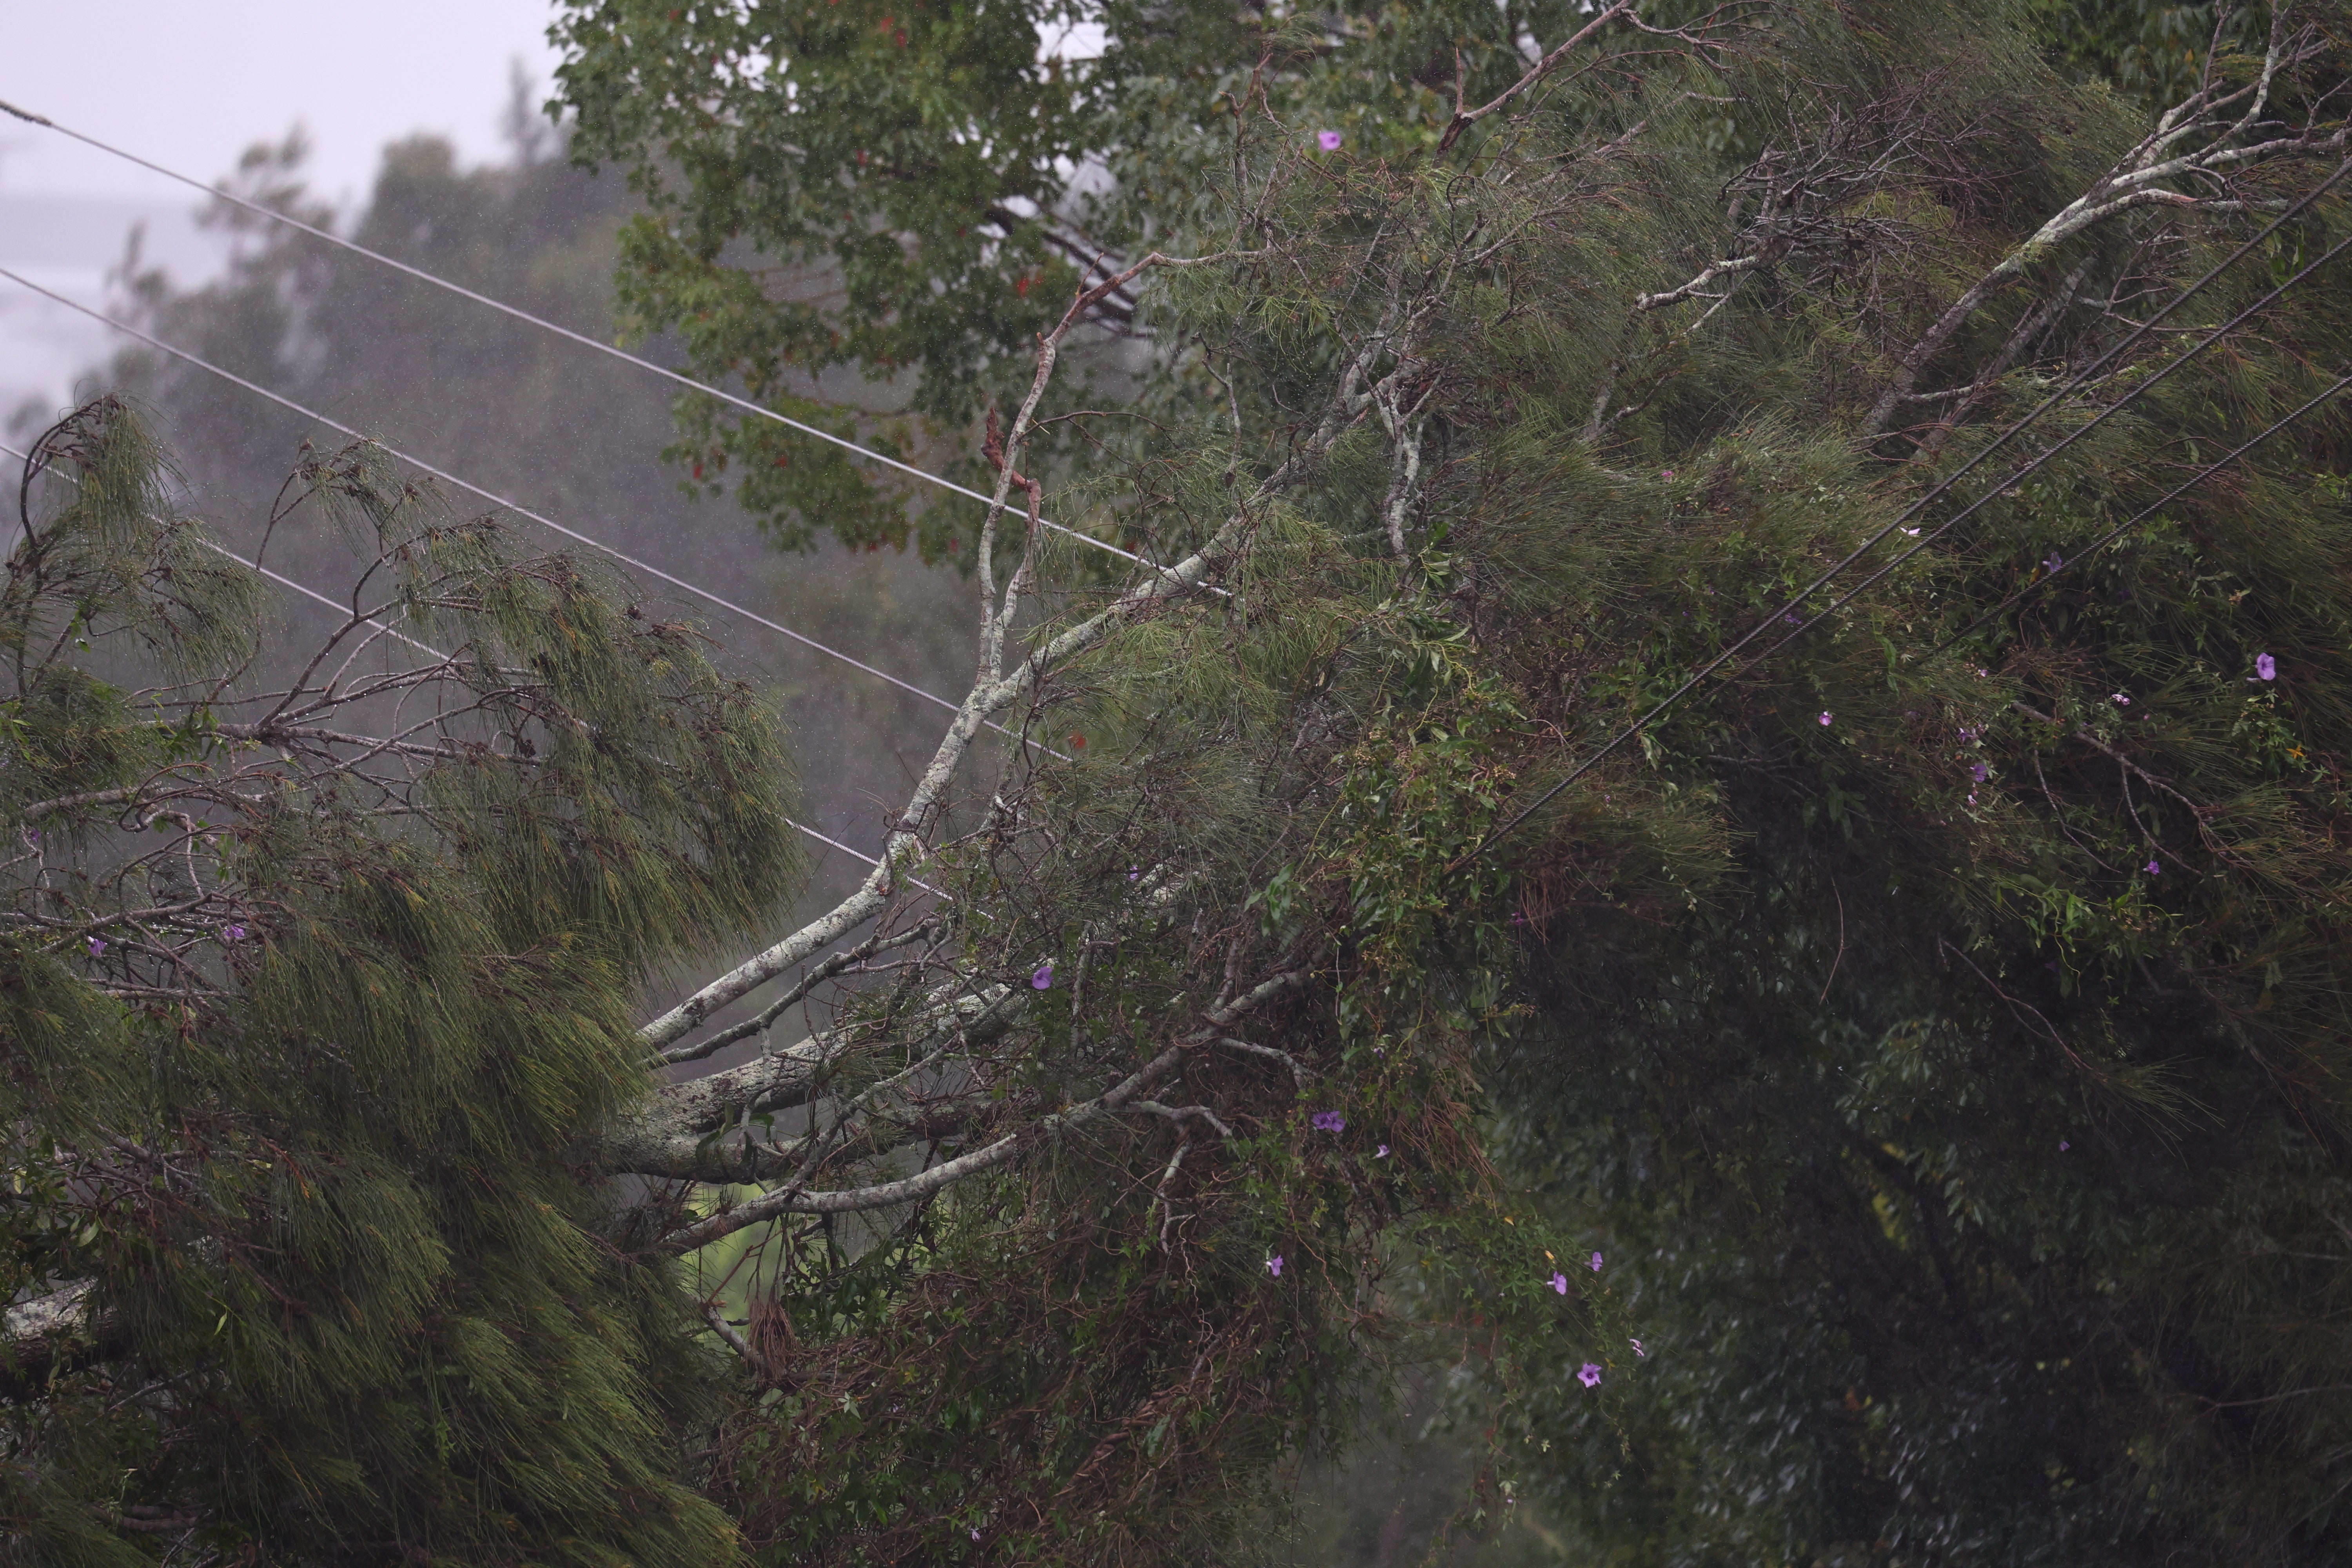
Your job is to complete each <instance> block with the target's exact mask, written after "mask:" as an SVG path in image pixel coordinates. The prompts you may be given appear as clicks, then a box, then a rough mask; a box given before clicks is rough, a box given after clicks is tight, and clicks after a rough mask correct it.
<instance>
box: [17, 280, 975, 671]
mask: <svg viewBox="0 0 2352 1568" xmlns="http://www.w3.org/2000/svg"><path fill="white" fill-rule="evenodd" d="M0 278H5V279H8V280H9V281H10V282H12V283H15V284H16V285H18V286H19V287H21V288H25V289H31V290H32V291H33V292H34V293H36V294H38V295H41V296H42V297H44V298H45V299H48V300H55V301H56V302H57V303H58V304H60V305H63V306H64V307H66V309H68V310H79V312H81V313H82V314H83V315H85V316H88V317H89V318H90V319H91V320H92V321H102V322H104V323H105V324H106V325H108V326H110V327H111V328H113V329H114V330H115V331H118V332H121V333H122V334H123V335H124V336H126V337H132V338H136V339H138V340H139V341H140V342H142V343H145V344H147V345H148V346H149V347H151V348H154V349H158V350H160V351H162V352H163V353H167V354H170V355H171V356H172V357H173V358H174V359H179V360H184V361H186V362H187V363H190V364H192V365H194V366H195V367H196V368H197V369H198V370H201V371H205V372H206V373H207V374H212V375H216V376H218V377H220V378H221V379H222V380H223V381H226V382H228V383H230V384H233V385H236V386H241V387H243V388H244V389H245V390H246V391H247V392H250V393H252V394H253V395H256V396H257V397H264V398H267V399H268V400H269V401H270V402H272V403H275V404H277V405H278V406H279V407H281V408H285V409H289V410H290V411H292V412H293V413H296V414H299V415H300V416H302V417H304V418H306V419H312V420H316V421H317V422H318V423H320V424H321V425H324V426H327V427H328V428H329V429H331V430H337V431H341V433H342V434H343V435H345V436H348V437H351V438H352V440H355V441H374V438H373V437H369V436H366V435H363V434H362V433H361V432H360V431H358V430H355V429H353V428H352V426H349V425H345V424H343V423H341V421H340V420H335V419H330V418H329V417H328V416H325V415H323V414H321V413H320V412H319V411H318V410H317V409H315V408H307V407H304V406H303V405H301V404H299V403H297V402H295V401H294V400H293V399H292V398H290V397H287V396H284V395H281V394H278V393H276V392H272V391H271V390H269V388H268V387H266V386H263V385H261V384H258V383H257V382H251V381H247V379H246V378H245V377H243V376H241V375H238V374H236V372H234V371H228V370H224V369H222V368H221V367H220V366H219V365H216V364H215V363H212V362H211V361H210V360H207V359H204V358H202V357H200V356H198V355H196V354H193V353H189V352H188V351H187V350H185V349H183V348H175V347H174V346H173V345H172V344H170V343H167V342H164V341H163V339H161V338H158V337H155V336H153V335H152V334H151V333H148V332H143V331H140V330H139V329H138V328H137V327H134V326H131V325H130V324H128V323H127V322H123V321H117V320H115V319H114V318H113V317H112V316H110V315H108V314H106V313H105V312H104V311H103V310H93V309H92V308H91V307H89V306H88V305H84V304H80V303H78V302H77V301H75V300H69V299H68V298H66V297H65V296H64V295H62V294H59V293H57V292H55V291H54V290H52V289H44V288H42V287H41V286H40V285H39V284H37V283H35V282H33V281H31V280H30V279H26V278H22V277H19V276H18V275H17V274H16V273H14V272H11V271H9V270H8V269H7V268H5V267H0ZM374 445H376V446H378V447H383V450H384V451H385V452H387V453H389V454H391V455H392V456H393V457H394V458H399V459H400V460H401V461H402V462H404V463H406V464H408V465H409V466H410V467H412V468H416V469H418V470H419V471H420V472H423V473H427V474H431V475H432V476H433V477H434V478H436V479H441V480H444V481H446V482H447V483H449V484H453V485H455V486H457V488H458V489H462V490H466V491H467V492H469V493H471V494H473V495H476V496H478V497H480V498H481V499H482V500H486V501H488V502H489V503H490V504H491V505H493V506H498V507H503V508H505V509H506V510H509V511H511V512H513V513H515V514H516V515H517V516H519V517H527V518H529V519H530V521H533V522H535V523H538V524H539V525H540V526H541V527H542V528H547V529H551V530H553V531H555V532H557V533H560V534H562V535H563V536H564V537H565V538H566V539H574V540H578V541H579V542H581V543H583V544H585V545H587V546H588V547H589V548H591V549H593V550H599V551H602V552H604V553H605V554H606V555H609V556H611V557H612V558H613V559H614V560H615V561H618V562H620V563H622V564H623V565H625V566H628V567H632V568H634V569H635V570H636V571H639V572H643V573H646V574H648V575H649V576H654V577H658V578H660V579H661V580H662V581H663V582H665V583H667V584H671V585H672V586H673V587H677V588H681V589H684V590H685V591H686V592H687V593H689V594H692V595H695V596H696V597H698V598H700V599H704V600H707V601H709V603H711V604H713V605H718V606H719V608H721V609H723V610H726V611H728V612H730V614H733V615H737V616H741V617H742V618H743V619H745V620H747V621H750V622H751V623H752V624H754V625H755V626H765V627H767V628H768V629H769V630H770V631H772V632H775V633H777V634H778V635H780V636H782V637H790V638H791V639H792V640H793V641H794V642H796V643H800V644H802V645H803V646H804V647H810V648H813V649H814V650H815V651H816V652H818V653H821V654H824V656H825V657H826V658H834V659H838V660H840V661H841V662H842V663H843V664H845V665H847V666H849V667H850V668H853V669H856V670H862V671H863V672H865V673H866V674H867V675H870V676H872V677H874V678H875V679H877V680H884V681H887V682H889V683H890V684H891V685H892V686H895V687H897V688H898V689H899V690H901V691H904V692H908V693H909V694H910V695H913V696H916V697H919V698H921V699H922V700H924V701H926V702H930V703H935V704H937V705H938V706H940V707H941V708H944V709H946V710H948V711H949V712H950V713H955V712H961V705H960V704H958V703H954V702H950V701H949V700H947V699H946V698H944V697H941V696H940V695H939V694H937V693H936V692H932V691H927V690H925V689H923V688H921V687H919V686H917V685H915V684H914V683H913V682H911V681H907V680H901V679H898V677H897V676H895V675H892V674H891V673H890V672H889V671H888V670H887V669H877V668H875V667H874V666H872V665H870V664H867V663H866V661H865V660H863V659H860V658H855V657H853V656H852V655H849V654H845V653H844V652H842V651H841V650H840V649H839V648H837V647H830V646H828V645H827V644H824V643H821V642H819V641H817V640H816V638H814V637H809V636H807V635H806V634H804V633H802V632H796V631H794V630H793V628H792V627H790V626H784V625H783V624H782V623H781V622H777V621H772V620H770V619H769V618H768V617H767V616H762V615H760V614H759V613H757V612H756V611H752V610H748V609H745V608H744V607H743V606H742V605H739V604H736V603H735V602H734V601H733V600H731V599H723V598H720V597H719V595H716V594H714V593H712V592H710V590H709V589H708V588H704V587H701V586H698V584H693V583H689V582H688V581H687V580H686V579H685V578H683V577H678V576H674V575H672V574H669V573H667V572H665V571H663V570H662V569H661V568H660V567H658V566H655V565H651V564H649V563H646V562H643V561H640V560H638V559H637V558H636V557H635V556H633V555H627V554H624V553H623V552H620V551H618V550H615V549H614V548H613V547H612V546H611V545H609V544H606V543H605V542H604V541H602V540H599V539H592V538H590V537H589V536H588V535H587V534H584V533H582V532H580V531H578V530H577V529H572V528H566V527H565V526H564V525H563V524H562V523H560V522H558V521H555V520H554V519H553V518H551V517H547V516H545V515H543V514H541V513H540V512H536V511H533V510H530V508H529V507H527V506H524V505H522V504H520V502H518V501H513V500H508V499H507V498H506V497H504V496H501V495H498V494H495V493H493V492H492V491H489V490H486V489H483V488H482V487H481V486H479V485H478V484H475V483H473V482H472V481H471V480H469V479H460V478H459V477H458V476H457V475H456V474H453V473H450V472H449V471H448V470H447V469H446V468H436V467H434V466H433V465H432V464H431V463H428V462H426V461H425V460H424V459H423V458H417V457H413V456H411V455H410V454H408V453H406V452H404V451H402V450H401V449H400V448H399V447H394V446H391V445H388V444H386V443H384V442H383V441H374Z"/></svg>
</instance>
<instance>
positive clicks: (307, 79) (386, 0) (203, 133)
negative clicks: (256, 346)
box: [0, 0, 556, 421]
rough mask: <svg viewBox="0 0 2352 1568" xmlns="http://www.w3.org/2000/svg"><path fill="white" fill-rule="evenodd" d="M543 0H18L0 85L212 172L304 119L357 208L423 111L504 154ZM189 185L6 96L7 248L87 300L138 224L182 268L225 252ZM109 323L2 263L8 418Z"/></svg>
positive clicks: (14, 262) (5, 252)
mask: <svg viewBox="0 0 2352 1568" xmlns="http://www.w3.org/2000/svg"><path fill="white" fill-rule="evenodd" d="M552 15H553V8H552V6H551V4H549V0H226V3H224V0H211V3H206V0H177V3H173V0H74V3H73V4H72V5H48V6H33V5H11V6H9V7H8V8H7V16H8V26H7V28H6V30H5V33H0V99H5V100H7V101H8V102H10V103H14V104H16V105H18V106H19V107H22V108H25V109H29V110H34V111H35V112H37V113H40V114H46V115H47V116H49V117H50V118H52V119H54V120H57V121H60V122H62V123H64V124H67V125H70V126H72V127H74V128H75V129H76V130H79V131H82V132H88V133H89V134H90V135H93V136H97V137H100V138H101V139H102V140H105V141H108V142H113V143H115V144H116V145H118V146H121V147H123V148H126V149H128V150H130V151H131V152H133V153H141V154H142V155H143V156H146V157H149V158H152V159H153V160H154V161H155V162H157V163H164V164H167V165H169V166H171V167H173V168H175V169H178V170H181V171H183V172H184V173H186V174H193V175H195V176H196V177H198V178H200V179H217V178H218V177H219V176H220V175H221V174H225V173H226V172H227V170H228V169H229V168H230V167H231V166H232V165H233V164H234V163H236V157H237V154H238V153H241V152H243V151H244V150H245V149H246V148H247V146H249V145H251V144H252V143H253V142H257V141H264V140H268V141H275V140H277V139H278V138H280V137H282V136H284V135H285V134H286V132H288V131H289V129H291V128H292V127H293V126H294V125H295V124H297V123H298V122H299V124H301V125H303V126H304V127H305V128H306V129H307V130H308V131H309V132H310V142H311V154H310V179H311V185H312V188H313V189H314V190H315V191H317V192H318V193H319V194H320V195H325V196H328V197H330V198H331V199H332V200H334V201H335V202H336V203H338V205H341V206H342V207H343V208H344V209H345V210H347V211H348V210H349V208H350V206H351V205H352V203H354V202H355V201H356V200H357V199H358V198H359V197H361V196H362V195H364V194H365V192H366V190H367V188H368V185H369V184H370V182H371V181H372V180H373V176H374V172H375V166H376V160H377V156H378V154H379V153H380V152H381V151H382V149H383V144H384V143H385V142H390V141H393V140H394V139H395V138H398V137H401V136H404V135H407V134H409V133H411V132H417V131H430V132H437V133H439V134H440V135H443V136H446V137H447V138H448V139H449V140H450V141H451V142H455V143H456V144H457V149H458V152H459V155H460V157H461V158H462V159H463V160H464V161H466V162H467V163H478V162H483V161H486V160H488V159H492V158H495V157H498V156H500V155H501V154H502V153H504V151H505V148H504V146H503V144H502V142H501V141H500V138H499V123H500V121H501V119H502V118H503V113H504V110H505V108H506V104H507V100H508V72H509V68H510V64H511V62H512V61H514V60H516V59H518V58H520V60H521V61H522V63H523V68H524V69H525V71H526V72H528V73H529V75H530V78H531V79H532V80H533V82H534V83H535V84H536V86H537V89H538V92H539V96H542V97H543V96H544V93H545V89H546V86H547V81H548V78H549V75H550V73H551V71H552V70H553V68H554V65H555V58H556V57H555V51H554V50H553V49H552V48H551V47H550V46H549V44H548V42H547V38H546V32H547V25H548V22H549V20H550V19H551V16H552ZM194 200H195V198H194V195H193V194H192V193H190V192H188V191H186V190H185V189H184V187H181V186H176V185H173V184H171V183H170V182H169V181H166V180H164V179H163V178H161V177H160V176H158V175H154V174H149V173H147V172H146V171H144V170H142V169H139V168H136V167H134V166H132V165H131V164H129V163H123V162H121V160H119V159H113V158H109V157H107V156H105V155H104V154H102V153H95V152H92V151H90V150H89V149H87V148H84V147H81V146H79V145H77V144H76V143H74V142H68V141H67V140H66V139H65V138H64V137H61V136H58V135H56V134H54V133H53V132H47V131H43V130H40V129H38V128H37V127H35V126H31V125H26V124H25V123H23V122H22V121H16V120H12V119H8V118H6V117H5V116H0V266H6V267H7V268H10V269H11V270H13V271H17V272H21V273H24V274H26V275H27V276H29V277H32V278H34V279H37V280H38V281H39V282H40V283H42V284H43V285H44V286H46V287H48V288H52V289H58V291H59V292H61V293H65V294H68V295H69V296H71V297H72V298H74V299H77V300H82V301H84V302H85V303H89V304H98V303H100V302H101V301H102V300H103V298H104V294H105V288H104V277H105V272H106V268H108V267H109V266H110V264H112V263H113V262H115V261H116V260H118V259H119V258H121V253H122V243H123V240H124V238H125V237H127V235H128V234H129V231H130V228H131V225H132V224H133V223H136V222H142V221H143V222H145V223H146V225H147V226H148V239H149V243H148V254H149V255H150V256H151V258H158V259H162V260H164V261H165V262H167V263H168V264H169V265H171V267H172V268H173V272H174V273H175V274H176V275H178V276H179V277H181V278H182V279H184V280H185V279H192V278H194V276H198V275H201V274H202V273H203V272H204V271H205V270H206V269H207V268H208V264H209V263H210V262H211V260H212V258H213V256H214V255H215V250H214V247H212V246H211V244H210V243H209V242H208V241H207V239H206V238H205V237H203V236H200V235H198V234H197V233H196V232H195V231H194V228H193V226H191V225H189V224H188V223H187V222H186V216H185V215H186V214H187V212H188V211H189V209H190V208H191V207H192V205H194ZM109 340H110V334H109V333H108V332H107V331H105V329H103V328H101V327H96V326H93V325H91V324H90V323H89V322H87V321H83V320H81V319H79V318H77V317H75V316H74V315H73V314H72V313H71V312H69V311H68V310H64V309H62V308H61V307H58V306H56V305H52V304H49V303H47V301H44V300H38V299H37V298H35V297H32V296H28V295H26V293H25V292H24V291H23V290H21V289H17V288H16V286H15V285H14V284H11V283H8V282H6V281H5V279H0V421H5V417H6V416H7V414H8V413H9V411H10V410H12V409H13V408H15V407H16V405H17V404H18V403H19V402H20V401H21V400H22V399H25V398H27V397H32V398H36V399H38V400H41V401H44V402H56V401H61V400H63V399H64V398H65V397H66V396H67V395H68V390H69V384H70V383H71V380H72V378H73V376H74V374H76V373H77V372H78V371H80V370H85V369H88V368H89V367H90V366H91V365H93V364H95V363H97V362H98V361H99V360H100V358H102V357H103V355H104V354H105V353H107V352H108V351H109V350H110V348H111V347H112V346H114V345H113V344H112V343H111V342H110V341H109Z"/></svg>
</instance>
